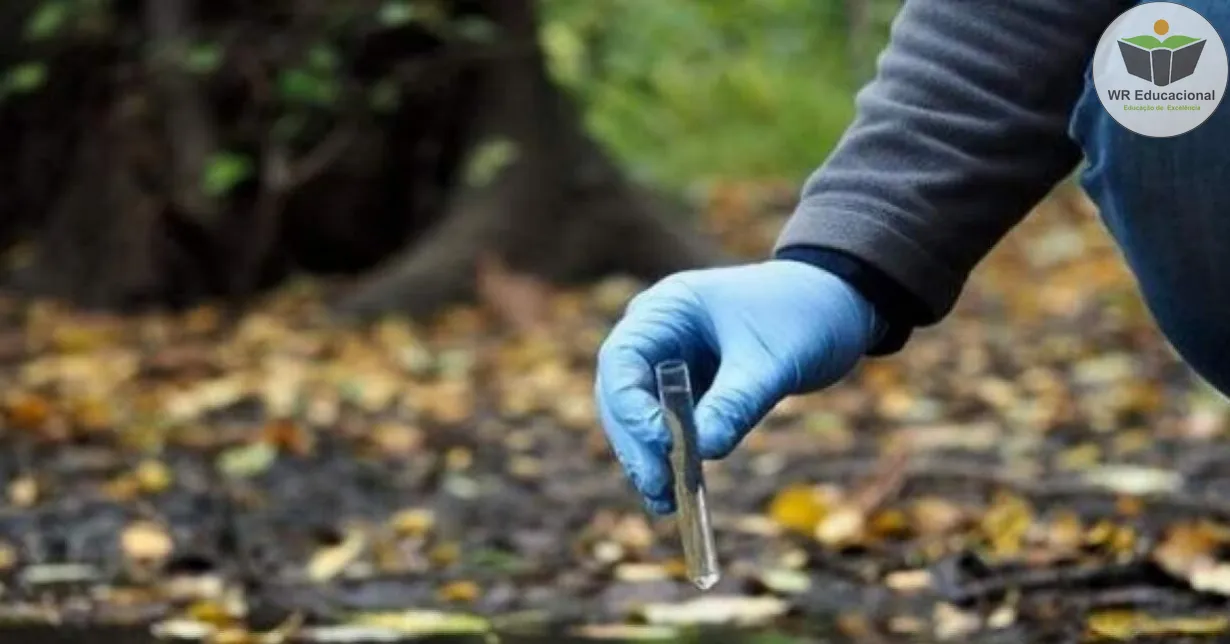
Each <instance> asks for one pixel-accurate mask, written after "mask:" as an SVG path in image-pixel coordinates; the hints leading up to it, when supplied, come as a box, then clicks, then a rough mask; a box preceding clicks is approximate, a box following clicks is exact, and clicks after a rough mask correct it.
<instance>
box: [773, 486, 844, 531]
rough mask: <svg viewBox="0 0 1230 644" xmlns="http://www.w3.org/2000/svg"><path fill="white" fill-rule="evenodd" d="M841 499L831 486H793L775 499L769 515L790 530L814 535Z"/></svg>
mask: <svg viewBox="0 0 1230 644" xmlns="http://www.w3.org/2000/svg"><path fill="white" fill-rule="evenodd" d="M839 498H840V493H839V492H837V491H836V488H832V487H829V486H815V485H791V486H788V487H786V488H784V489H782V490H781V491H780V492H778V493H777V495H776V496H774V497H773V500H772V501H771V502H770V503H769V509H768V515H769V517H770V518H771V519H773V520H774V521H776V522H777V524H778V525H780V526H782V527H784V528H786V529H788V530H794V531H796V532H801V533H804V534H812V533H813V532H814V531H815V529H816V526H817V525H819V523H820V520H821V519H823V518H824V517H825V516H826V515H827V514H828V513H829V511H830V510H831V509H832V507H833V505H834V504H835V503H836V502H837V501H838V499H839Z"/></svg>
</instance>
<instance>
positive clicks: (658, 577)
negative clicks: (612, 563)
mask: <svg viewBox="0 0 1230 644" xmlns="http://www.w3.org/2000/svg"><path fill="white" fill-rule="evenodd" d="M615 578H616V579H618V580H620V581H626V582H628V583H645V582H649V581H662V580H664V579H670V578H671V571H669V570H667V569H666V568H665V567H664V566H661V565H658V564H651V563H623V564H619V565H618V566H616V567H615Z"/></svg>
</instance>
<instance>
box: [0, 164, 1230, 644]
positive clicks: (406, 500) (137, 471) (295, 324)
mask: <svg viewBox="0 0 1230 644" xmlns="http://www.w3.org/2000/svg"><path fill="white" fill-rule="evenodd" d="M789 197H790V194H789V190H782V189H779V188H776V187H774V186H766V185H756V184H752V185H741V184H738V185H726V186H721V187H719V188H717V189H715V190H714V191H713V194H712V197H711V202H710V204H709V206H708V208H707V209H706V218H705V221H704V224H705V225H706V226H707V227H708V228H709V229H710V231H711V232H712V233H714V234H715V235H717V236H718V237H719V238H722V239H723V240H725V241H726V242H727V245H728V246H729V247H730V248H731V249H732V251H734V252H736V253H743V254H746V255H748V256H749V257H754V256H756V254H757V253H763V252H764V251H765V249H766V248H767V247H768V244H769V243H771V241H772V236H773V234H774V232H775V230H776V229H777V227H779V226H780V224H781V222H782V217H783V213H784V212H785V210H786V208H785V207H784V205H785V204H788V203H789ZM488 264H490V263H488ZM484 270H487V271H488V274H487V275H485V277H484V279H483V280H481V282H482V283H483V284H484V285H485V286H484V287H483V289H484V300H485V302H484V305H483V306H480V307H471V308H467V307H461V308H456V309H453V310H450V311H447V312H445V313H444V314H442V315H441V316H440V317H439V319H437V320H436V321H434V322H432V323H431V324H421V325H412V324H409V323H407V322H405V321H403V320H397V319H387V320H384V321H381V322H379V323H377V324H373V325H370V326H366V327H363V328H341V327H337V326H334V325H331V324H330V323H329V322H328V318H327V316H326V315H325V312H324V307H323V304H322V296H321V294H320V290H319V288H318V287H317V286H316V285H313V284H310V283H307V284H294V285H290V286H288V287H287V288H285V289H283V290H282V291H281V292H279V293H277V294H275V295H273V296H271V297H270V298H269V299H268V301H266V302H264V303H262V304H260V305H259V306H256V307H254V308H252V309H251V310H249V311H247V312H245V313H244V314H243V315H242V316H241V317H239V318H238V319H228V318H226V316H224V315H223V314H222V313H221V312H220V311H219V310H217V309H213V308H209V307H203V308H200V309H196V310H193V311H190V312H187V313H185V314H182V315H146V316H140V317H130V318H118V317H110V316H105V315H99V314H90V313H85V312H80V311H69V310H65V309H62V308H58V307H56V306H54V305H52V304H49V303H45V302H39V303H30V302H17V301H12V300H0V322H2V323H3V326H2V327H0V362H2V363H3V367H2V368H0V393H2V398H0V405H2V409H3V423H4V424H3V429H4V431H3V435H2V440H3V443H4V446H3V449H2V450H0V482H3V485H5V488H4V489H3V490H2V491H3V506H2V507H0V581H2V582H3V584H4V594H3V599H2V600H0V613H2V614H3V615H2V616H3V617H4V618H5V619H6V620H7V621H9V622H12V623H13V624H24V623H52V624H56V625H60V626H61V627H64V626H66V625H74V624H76V625H87V626H99V625H102V624H141V625H151V624H152V632H153V633H155V634H157V635H159V636H161V637H168V638H169V637H179V638H197V639H207V640H212V641H215V642H232V643H243V642H258V641H259V642H277V641H292V640H316V641H357V640H361V639H366V640H371V641H388V640H389V639H390V638H394V637H399V636H423V635H431V634H467V633H468V634H472V635H474V636H475V637H478V638H479V639H477V640H475V641H491V635H492V634H493V633H495V634H499V635H500V636H501V637H502V638H503V640H504V641H517V640H516V639H515V638H516V637H517V636H518V634H520V636H521V637H523V638H533V637H534V636H535V634H537V633H543V632H549V633H552V635H551V636H550V637H549V638H548V639H550V640H551V641H563V640H560V639H558V638H559V637H562V635H561V634H567V635H568V636H569V637H572V638H580V639H582V640H611V639H618V640H648V639H665V640H674V641H680V639H681V638H684V637H688V636H693V637H694V636H695V635H689V634H694V633H696V632H697V629H698V628H700V629H703V628H717V629H719V630H720V631H721V632H724V633H726V634H727V636H728V638H729V637H732V636H731V634H732V633H741V632H744V631H743V629H755V630H759V631H761V632H768V633H772V634H771V635H758V636H756V637H758V638H759V639H754V640H753V639H749V638H751V637H752V636H750V635H749V636H747V637H746V638H745V637H742V636H739V637H735V638H734V639H730V641H760V642H766V643H767V642H806V641H816V642H819V641H870V642H876V641H901V640H902V639H910V640H913V641H928V640H941V641H942V640H950V639H965V640H967V641H988V642H989V641H1004V642H1009V641H1011V642H1018V641H1085V640H1107V641H1127V640H1140V639H1141V638H1145V639H1147V638H1153V639H1154V640H1156V641H1171V642H1175V641H1203V640H1202V639H1201V638H1210V637H1217V636H1220V635H1221V634H1223V633H1224V632H1225V631H1227V629H1230V619H1228V618H1227V617H1226V616H1225V615H1226V612H1225V611H1226V608H1227V606H1226V597H1227V596H1228V595H1230V555H1228V554H1227V553H1230V548H1228V547H1227V546H1228V545H1230V501H1223V500H1221V499H1222V497H1224V496H1225V495H1224V494H1223V491H1224V490H1226V489H1228V488H1230V449H1228V448H1227V447H1226V446H1225V445H1224V444H1223V441H1222V436H1223V435H1224V434H1225V430H1226V424H1225V421H1226V407H1225V405H1224V403H1223V402H1222V401H1221V399H1220V398H1219V397H1217V396H1216V395H1214V394H1211V393H1210V392H1208V391H1207V390H1206V389H1204V388H1203V387H1202V386H1200V385H1199V383H1197V382H1196V381H1195V380H1194V379H1193V378H1192V376H1191V375H1190V373H1189V372H1188V370H1187V369H1186V368H1185V367H1183V366H1182V365H1181V364H1180V363H1179V362H1178V361H1177V360H1176V359H1175V358H1174V356H1173V355H1172V353H1171V352H1170V350H1169V349H1168V348H1167V346H1166V345H1165V343H1164V341H1163V340H1162V339H1161V338H1160V336H1159V334H1158V333H1157V331H1156V330H1155V329H1154V327H1153V324H1152V321H1151V320H1150V318H1149V316H1148V314H1147V313H1146V311H1145V310H1144V308H1143V306H1142V304H1141V303H1140V300H1139V298H1138V296H1137V295H1136V292H1135V290H1134V285H1133V282H1132V280H1131V278H1130V277H1129V276H1128V274H1127V273H1126V272H1125V270H1124V268H1123V266H1122V263H1121V261H1120V259H1119V256H1118V255H1117V253H1116V252H1115V250H1114V248H1113V247H1112V246H1111V245H1110V244H1109V242H1108V240H1107V238H1106V235H1105V233H1104V232H1103V230H1102V228H1101V227H1100V224H1099V223H1098V222H1097V219H1096V216H1095V215H1094V213H1093V212H1092V211H1091V209H1090V208H1089V207H1088V205H1087V203H1086V202H1084V201H1083V200H1082V199H1080V198H1078V196H1074V195H1072V194H1071V193H1068V192H1060V193H1058V195H1057V196H1056V197H1055V198H1053V199H1051V200H1048V201H1047V202H1046V203H1045V204H1043V206H1041V207H1040V208H1039V211H1038V212H1037V213H1035V215H1034V216H1033V217H1031V218H1030V219H1029V220H1028V221H1027V222H1026V223H1025V224H1024V225H1022V226H1021V227H1019V228H1018V229H1017V230H1016V231H1014V232H1013V234H1012V235H1011V236H1010V237H1009V239H1008V240H1006V241H1005V242H1004V243H1003V244H1001V246H1000V247H999V248H997V249H996V251H995V252H994V253H993V255H992V257H991V258H990V259H989V260H988V261H987V262H985V263H984V264H983V265H982V266H981V267H980V268H979V270H978V274H977V276H976V278H975V279H974V280H973V282H972V283H971V284H970V286H969V288H968V289H967V291H966V292H965V294H964V296H963V297H962V299H961V302H960V304H959V306H958V309H957V311H956V312H955V313H954V314H953V316H952V317H951V318H950V319H949V320H947V321H946V322H945V324H943V325H941V326H938V327H936V328H932V329H926V330H923V331H920V332H919V333H917V334H916V336H915V338H914V339H913V341H912V342H911V344H910V346H909V347H908V349H907V350H906V351H904V352H902V353H901V354H899V355H897V356H893V357H891V358H887V359H880V360H875V361H870V362H868V363H866V364H865V365H863V366H862V367H860V368H859V369H858V371H857V372H856V373H854V374H852V375H851V376H850V378H848V379H847V380H846V381H845V382H843V383H841V384H840V385H838V386H836V387H834V388H832V389H830V390H828V391H825V392H822V393H819V394H816V395H812V396H806V397H800V398H796V399H791V400H789V401H787V402H785V403H783V404H782V405H780V406H779V407H778V408H777V409H776V410H774V412H773V413H772V414H771V415H770V417H769V418H768V419H766V421H765V422H764V424H763V426H762V427H761V428H760V429H758V430H757V431H756V432H754V433H753V434H752V436H750V437H749V439H748V440H747V441H746V442H745V444H744V446H743V447H742V448H741V449H740V450H738V452H737V453H736V454H735V455H734V456H732V457H731V458H729V459H728V460H726V461H724V462H722V463H712V464H709V465H708V466H707V476H708V480H709V485H710V489H711V498H712V504H713V507H714V509H715V511H716V516H715V522H716V525H717V531H718V543H719V548H720V552H721V561H722V563H723V567H724V571H725V576H724V579H723V580H722V582H721V583H720V584H719V585H718V586H717V587H716V588H715V589H713V590H712V591H710V592H709V593H707V594H704V595H701V594H699V593H697V592H696V591H695V590H694V589H692V588H691V587H690V586H689V585H688V584H687V583H686V581H685V580H684V579H683V565H682V562H681V561H680V550H679V545H678V543H677V537H676V533H675V532H674V530H673V525H672V523H671V522H670V521H669V520H656V521H655V520H650V519H649V518H648V517H646V515H645V514H644V513H643V512H642V511H641V509H640V507H639V505H638V503H637V500H636V498H635V496H634V495H633V494H632V492H631V490H630V488H629V486H628V485H627V483H626V482H625V480H624V478H623V476H622V474H621V473H620V472H619V470H618V468H617V467H616V466H615V464H614V462H613V461H612V459H611V456H610V453H609V450H608V449H607V446H606V443H605V441H604V440H603V438H602V434H601V432H600V430H599V429H598V427H597V426H596V424H595V420H594V410H593V401H592V398H591V391H592V390H591V388H592V367H593V364H592V357H593V355H594V352H595V350H596V348H597V346H598V344H599V343H600V342H601V340H602V338H603V337H604V334H605V331H606V329H608V328H609V325H610V324H611V322H612V321H613V320H614V319H615V318H616V317H617V316H618V314H619V312H620V311H621V309H622V307H623V305H624V303H625V302H626V301H627V300H628V299H629V298H630V297H631V296H632V295H633V294H635V292H636V291H637V290H638V289H639V288H641V287H642V286H643V285H639V284H635V283H632V282H627V281H623V280H619V279H612V280H608V281H606V282H604V283H602V284H600V285H598V286H595V287H593V288H591V289H587V290H576V291H550V290H548V289H545V287H543V286H542V285H540V284H536V283H534V282H533V280H529V279H527V278H525V277H523V276H516V275H512V274H510V273H508V272H507V269H506V268H503V267H500V266H498V265H495V266H494V267H491V266H488V268H487V269H484ZM502 293H503V294H505V295H501V294H502ZM507 293H516V294H517V295H516V296H515V297H513V298H510V297H508V296H507V295H506V294H507ZM527 301H532V302H537V303H538V304H537V305H535V306H531V307H527V306H526V305H525V302H527ZM143 627H144V626H143ZM14 628H16V626H14ZM17 632H18V631H12V633H17ZM700 632H704V633H709V632H711V631H700ZM821 633H823V635H821ZM33 637H34V636H33V635H30V634H23V635H21V639H22V640H23V641H35V640H34V639H32V638H33ZM98 637H99V636H98V635H95V636H94V637H92V638H90V641H100V640H98ZM714 637H715V636H712V635H704V636H703V637H702V640H703V641H719V640H717V639H715V638H714ZM510 638H513V639H510ZM49 641H51V640H49ZM54 641H60V640H54ZM116 641H120V640H116ZM525 641H534V640H533V639H529V640H525Z"/></svg>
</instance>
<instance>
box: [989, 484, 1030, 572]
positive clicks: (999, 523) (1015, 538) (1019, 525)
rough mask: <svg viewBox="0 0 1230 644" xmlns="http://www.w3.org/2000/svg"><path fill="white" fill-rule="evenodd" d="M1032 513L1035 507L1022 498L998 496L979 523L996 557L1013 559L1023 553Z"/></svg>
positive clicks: (1001, 494)
mask: <svg viewBox="0 0 1230 644" xmlns="http://www.w3.org/2000/svg"><path fill="white" fill-rule="evenodd" d="M1033 514H1034V513H1033V508H1032V506H1030V504H1029V502H1028V501H1026V500H1025V499H1023V498H1022V497H1020V496H1018V495H1016V494H1011V493H1008V492H1000V493H998V494H996V495H995V498H994V499H993V501H992V503H991V507H990V508H988V509H987V511H986V513H985V514H983V516H982V521H981V522H980V529H981V531H982V534H983V537H984V538H986V539H987V541H988V543H989V545H990V547H991V551H992V553H993V554H994V555H995V556H997V557H1005V558H1011V557H1015V556H1017V555H1019V554H1020V553H1021V548H1022V545H1023V543H1024V540H1025V534H1026V533H1027V532H1028V531H1029V526H1030V524H1031V523H1033Z"/></svg>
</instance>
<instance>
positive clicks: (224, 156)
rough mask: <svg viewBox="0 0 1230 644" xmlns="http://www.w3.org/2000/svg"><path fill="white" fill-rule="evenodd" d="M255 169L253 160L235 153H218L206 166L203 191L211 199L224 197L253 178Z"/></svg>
mask: <svg viewBox="0 0 1230 644" xmlns="http://www.w3.org/2000/svg"><path fill="white" fill-rule="evenodd" d="M254 171H255V167H254V165H253V163H252V159H250V158H248V157H247V156H244V155H242V154H236V153H234V152H226V151H223V152H218V153H216V154H214V155H213V156H212V157H210V159H209V162H208V163H207V164H206V165H205V176H204V177H203V178H202V185H201V191H202V192H204V193H205V194H206V195H207V196H210V197H222V196H225V195H227V194H229V193H230V192H231V190H233V189H234V188H235V186H237V185H239V184H240V183H241V182H242V181H244V180H245V179H247V178H248V177H251V176H252V173H253V172H254Z"/></svg>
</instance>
